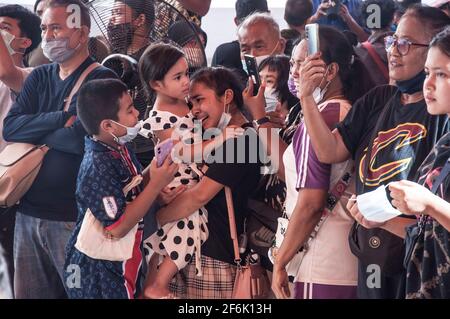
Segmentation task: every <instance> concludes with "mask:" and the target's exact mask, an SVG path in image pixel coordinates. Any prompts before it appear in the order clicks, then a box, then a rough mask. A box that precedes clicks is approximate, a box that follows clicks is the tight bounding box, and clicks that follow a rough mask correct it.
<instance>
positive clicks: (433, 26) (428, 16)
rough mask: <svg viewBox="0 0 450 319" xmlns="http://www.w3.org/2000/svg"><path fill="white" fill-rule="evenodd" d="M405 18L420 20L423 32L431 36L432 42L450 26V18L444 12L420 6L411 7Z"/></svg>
mask: <svg viewBox="0 0 450 319" xmlns="http://www.w3.org/2000/svg"><path fill="white" fill-rule="evenodd" d="M405 17H413V18H416V19H417V20H419V21H420V24H421V25H422V26H423V28H422V29H421V31H422V32H425V34H427V35H428V36H429V38H430V41H431V39H432V38H433V37H434V36H435V35H436V34H438V33H439V32H440V31H442V30H443V29H444V28H445V27H447V26H448V25H450V17H449V16H448V15H446V14H445V13H444V11H442V10H440V9H438V8H434V7H428V6H423V5H420V4H416V5H413V6H411V7H409V8H408V9H407V10H406V12H405V14H404V15H403V16H402V19H403V18H405ZM417 32H420V30H417Z"/></svg>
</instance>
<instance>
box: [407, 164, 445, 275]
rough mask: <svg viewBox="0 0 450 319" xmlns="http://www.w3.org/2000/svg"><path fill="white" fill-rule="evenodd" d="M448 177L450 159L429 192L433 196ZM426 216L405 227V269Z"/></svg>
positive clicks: (424, 223) (421, 232)
mask: <svg viewBox="0 0 450 319" xmlns="http://www.w3.org/2000/svg"><path fill="white" fill-rule="evenodd" d="M448 175H450V158H449V159H448V160H447V162H446V163H445V165H444V167H443V168H442V170H441V173H440V174H439V176H438V177H437V178H436V180H435V181H434V183H433V187H432V188H431V192H432V193H433V194H437V191H438V189H439V186H440V185H441V184H442V183H443V182H444V180H445V178H446V177H447V176H448ZM427 219H428V216H427V215H420V218H419V222H418V223H417V224H412V225H410V226H408V227H406V237H405V246H406V247H405V248H406V249H405V251H406V253H405V259H404V260H403V266H404V267H405V268H407V266H408V263H409V261H410V260H411V256H412V253H413V250H414V246H415V245H416V243H417V240H418V239H419V237H420V236H421V235H422V234H423V232H424V231H425V225H426V223H427Z"/></svg>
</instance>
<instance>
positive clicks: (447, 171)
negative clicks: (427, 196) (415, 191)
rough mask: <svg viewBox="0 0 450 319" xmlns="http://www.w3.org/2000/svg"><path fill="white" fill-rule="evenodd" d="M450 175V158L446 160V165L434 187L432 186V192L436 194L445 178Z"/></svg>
mask: <svg viewBox="0 0 450 319" xmlns="http://www.w3.org/2000/svg"><path fill="white" fill-rule="evenodd" d="M448 175H450V158H449V159H448V160H447V162H445V165H444V167H443V168H442V170H441V173H440V174H439V176H438V177H437V178H436V180H435V181H434V183H433V187H432V188H431V192H432V193H433V194H436V193H437V191H438V188H439V186H440V185H441V184H442V183H443V182H444V179H445V178H446V177H447V176H448Z"/></svg>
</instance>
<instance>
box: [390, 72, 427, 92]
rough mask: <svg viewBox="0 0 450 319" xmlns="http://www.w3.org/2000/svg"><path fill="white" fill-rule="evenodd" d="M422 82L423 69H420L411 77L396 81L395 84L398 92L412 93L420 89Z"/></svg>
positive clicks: (423, 77) (423, 76) (423, 79)
mask: <svg viewBox="0 0 450 319" xmlns="http://www.w3.org/2000/svg"><path fill="white" fill-rule="evenodd" d="M423 82H425V71H423V70H422V71H421V72H419V73H418V74H417V75H416V76H414V77H413V78H411V79H409V80H406V81H396V84H397V87H398V89H399V90H400V92H402V93H405V94H413V93H416V92H419V91H422V89H423Z"/></svg>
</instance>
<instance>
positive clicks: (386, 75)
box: [361, 41, 389, 81]
mask: <svg viewBox="0 0 450 319" xmlns="http://www.w3.org/2000/svg"><path fill="white" fill-rule="evenodd" d="M361 45H362V46H363V47H364V48H365V49H366V50H367V52H368V53H369V55H370V57H371V58H372V60H373V61H374V62H375V64H376V65H377V67H378V69H379V70H380V71H381V74H383V76H384V78H385V80H386V81H389V70H388V68H387V67H386V65H385V64H384V63H383V61H382V60H381V58H380V56H379V55H378V53H377V52H376V51H375V49H374V47H373V45H372V43H370V42H369V41H366V42H363V43H361Z"/></svg>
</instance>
